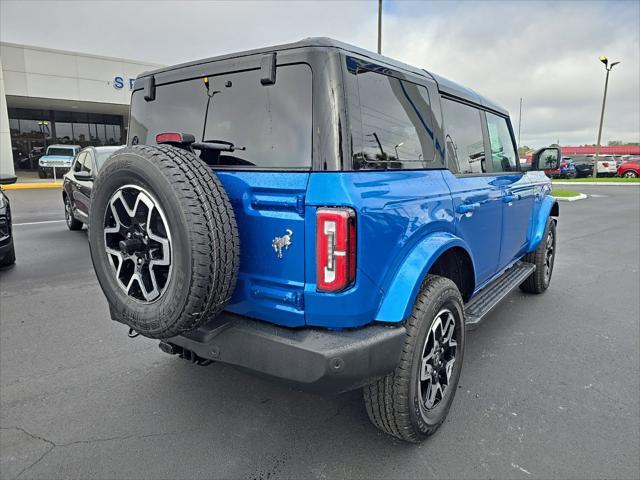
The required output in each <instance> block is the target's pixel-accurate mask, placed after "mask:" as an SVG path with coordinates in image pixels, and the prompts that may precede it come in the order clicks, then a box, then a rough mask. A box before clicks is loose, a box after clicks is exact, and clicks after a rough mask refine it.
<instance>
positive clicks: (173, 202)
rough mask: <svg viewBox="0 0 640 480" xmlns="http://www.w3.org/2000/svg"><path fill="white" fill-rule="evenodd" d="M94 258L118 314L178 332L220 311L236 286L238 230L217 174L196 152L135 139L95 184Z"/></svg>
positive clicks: (131, 322) (145, 326)
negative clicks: (135, 143)
mask: <svg viewBox="0 0 640 480" xmlns="http://www.w3.org/2000/svg"><path fill="white" fill-rule="evenodd" d="M89 246H90V250H91V259H92V261H93V266H94V269H95V272H96V276H97V277H98V281H99V282H100V286H101V287H102V290H103V292H104V294H105V296H106V297H107V301H108V302H109V307H110V311H111V316H112V318H113V319H114V320H118V321H120V322H122V323H125V324H127V325H128V326H129V327H131V328H132V329H134V330H135V331H136V332H138V333H140V334H142V335H144V336H146V337H150V338H170V337H173V336H175V335H179V334H181V333H185V332H187V331H189V330H192V329H194V328H197V327H198V326H200V325H202V324H203V323H205V322H206V321H208V320H209V319H211V318H213V317H215V316H216V315H218V314H219V313H220V312H221V311H222V310H223V309H224V307H225V306H226V304H227V302H228V301H229V299H230V298H231V295H232V294H233V291H234V289H235V284H236V278H237V274H238V265H239V239H238V229H237V226H236V221H235V216H234V213H233V209H232V207H231V204H230V202H229V199H228V197H227V194H226V192H225V191H224V188H223V186H222V184H221V183H220V181H219V179H218V178H217V177H216V176H215V175H214V174H213V173H212V171H211V169H210V168H209V167H208V166H207V165H206V164H205V163H204V162H202V161H201V160H200V159H199V158H198V157H196V156H195V155H194V154H193V153H191V152H188V151H185V150H182V149H179V148H175V147H170V146H166V145H160V146H146V145H135V146H131V147H127V148H125V149H123V150H120V151H118V152H117V153H115V154H114V155H112V156H111V157H110V158H109V160H107V162H106V163H105V165H104V167H103V168H102V169H101V170H100V173H99V174H98V178H97V179H96V181H95V183H94V188H93V193H92V198H91V210H90V219H89Z"/></svg>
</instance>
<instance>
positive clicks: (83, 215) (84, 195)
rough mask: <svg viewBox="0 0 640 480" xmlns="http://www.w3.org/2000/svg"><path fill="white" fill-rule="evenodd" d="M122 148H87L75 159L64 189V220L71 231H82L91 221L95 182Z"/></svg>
mask: <svg viewBox="0 0 640 480" xmlns="http://www.w3.org/2000/svg"><path fill="white" fill-rule="evenodd" d="M122 147H123V146H122V145H119V146H115V147H87V148H84V149H83V150H81V151H80V152H79V153H78V155H76V157H75V158H74V160H73V164H72V165H71V169H70V170H69V173H67V174H66V175H65V176H64V185H63V188H62V201H63V202H64V218H65V220H66V222H67V227H69V230H80V229H81V228H82V225H83V224H84V223H87V222H88V221H89V206H90V203H91V189H92V187H93V180H94V178H95V176H96V174H97V173H98V170H100V167H102V165H103V164H104V162H105V161H106V160H107V159H108V158H109V157H110V156H111V155H112V154H113V153H114V152H117V151H118V150H120V149H121V148H122Z"/></svg>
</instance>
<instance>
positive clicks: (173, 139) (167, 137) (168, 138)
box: [156, 132, 182, 144]
mask: <svg viewBox="0 0 640 480" xmlns="http://www.w3.org/2000/svg"><path fill="white" fill-rule="evenodd" d="M156 143H157V144H161V143H182V134H181V133H172V132H169V133H159V134H158V135H156Z"/></svg>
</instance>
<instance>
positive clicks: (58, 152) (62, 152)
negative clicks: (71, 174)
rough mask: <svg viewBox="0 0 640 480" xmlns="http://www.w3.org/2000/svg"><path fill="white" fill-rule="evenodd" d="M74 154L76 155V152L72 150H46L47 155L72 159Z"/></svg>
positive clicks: (52, 148)
mask: <svg viewBox="0 0 640 480" xmlns="http://www.w3.org/2000/svg"><path fill="white" fill-rule="evenodd" d="M75 154H76V151H75V150H74V149H73V148H58V147H49V148H47V155H60V156H62V157H73V156H74V155H75Z"/></svg>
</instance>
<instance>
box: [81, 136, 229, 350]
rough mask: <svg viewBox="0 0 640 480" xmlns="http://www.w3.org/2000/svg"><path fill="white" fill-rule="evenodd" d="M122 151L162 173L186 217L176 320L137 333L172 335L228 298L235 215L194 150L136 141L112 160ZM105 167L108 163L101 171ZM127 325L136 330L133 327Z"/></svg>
mask: <svg viewBox="0 0 640 480" xmlns="http://www.w3.org/2000/svg"><path fill="white" fill-rule="evenodd" d="M123 154H126V155H135V156H138V157H140V159H141V161H147V162H150V163H152V164H153V165H155V167H156V168H158V169H159V170H160V171H161V173H162V174H163V175H164V176H165V177H166V178H167V180H168V181H169V183H170V184H171V185H172V188H173V191H174V193H175V195H176V197H177V199H178V203H179V206H180V208H181V210H182V211H183V213H184V216H185V219H186V225H187V230H188V238H189V244H190V245H189V247H190V248H191V258H192V261H191V275H190V278H189V284H188V287H187V288H188V297H187V301H186V302H185V303H184V306H183V308H182V310H181V311H180V312H178V313H177V314H174V315H172V317H176V318H177V320H176V321H172V323H171V324H168V323H167V322H163V321H162V319H160V321H159V324H158V327H157V328H154V329H151V330H147V331H141V333H142V334H143V335H145V336H148V337H151V338H168V337H172V336H175V335H178V334H181V333H185V332H187V331H189V330H192V329H194V328H196V327H198V326H199V325H201V324H203V323H206V322H207V321H208V320H209V319H211V318H213V317H215V316H216V315H218V314H219V313H220V312H221V311H222V310H223V309H224V307H225V306H226V304H227V302H228V301H229V300H230V298H231V295H232V294H233V291H234V289H235V285H236V280H237V275H238V266H239V263H240V240H239V236H238V228H237V224H236V221H235V216H234V213H233V209H232V207H231V202H230V201H229V198H228V196H227V194H226V192H225V190H224V187H223V186H222V184H221V182H220V180H219V179H218V177H217V176H216V175H214V174H213V172H212V171H211V169H210V167H209V166H207V165H206V164H205V163H204V162H203V161H202V160H200V159H199V158H198V157H196V156H195V155H194V154H193V153H191V152H188V151H186V150H183V149H179V148H176V147H172V146H168V145H158V146H147V145H136V146H131V147H127V148H124V149H123V150H120V151H118V152H117V153H116V154H114V155H113V156H112V158H114V157H116V158H117V157H118V156H120V155H123ZM108 168H109V164H107V165H105V168H104V170H107V169H108ZM105 174H108V172H105ZM101 178H106V177H104V176H102V175H99V176H98V178H97V180H96V184H95V186H94V190H97V189H98V188H99V187H100V182H101ZM90 228H91V227H90ZM131 326H132V328H134V329H136V325H131ZM143 327H144V326H140V328H141V329H144V328H143Z"/></svg>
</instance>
